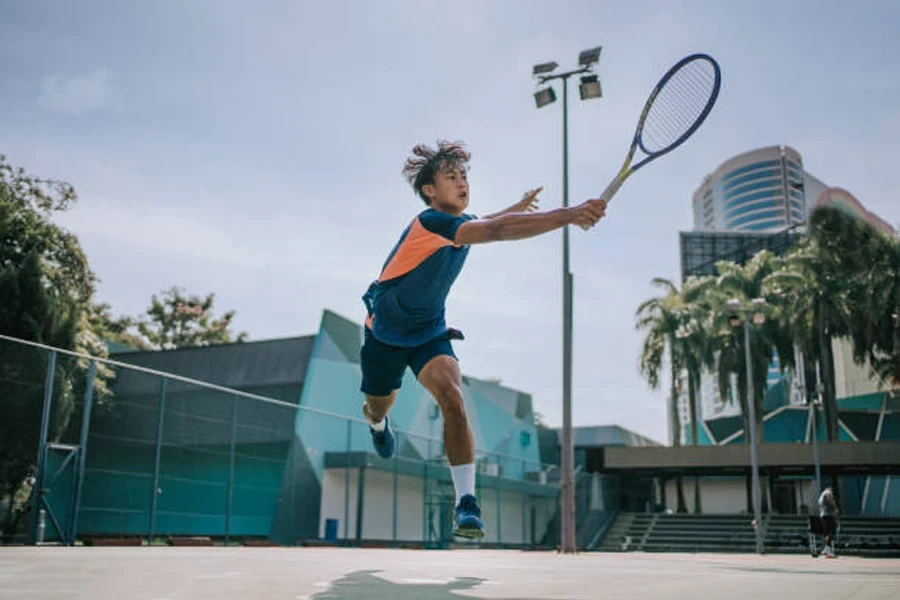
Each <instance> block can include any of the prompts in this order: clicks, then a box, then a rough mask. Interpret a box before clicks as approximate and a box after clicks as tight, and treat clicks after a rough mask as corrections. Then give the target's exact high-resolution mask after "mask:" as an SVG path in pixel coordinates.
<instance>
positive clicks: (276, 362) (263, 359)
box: [115, 335, 316, 391]
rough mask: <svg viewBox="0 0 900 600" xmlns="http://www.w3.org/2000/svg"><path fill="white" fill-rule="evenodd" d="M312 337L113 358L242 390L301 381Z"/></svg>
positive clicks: (128, 354)
mask: <svg viewBox="0 0 900 600" xmlns="http://www.w3.org/2000/svg"><path fill="white" fill-rule="evenodd" d="M315 339H316V336H314V335H309V336H302V337H293V338H283V339H275V340H261V341H258V342H237V343H232V344H217V345H213V346H198V347H191V348H178V349H175V350H161V351H157V352H140V351H139V352H123V353H119V354H116V356H115V358H116V360H118V361H120V362H124V363H128V364H132V365H137V366H141V367H146V368H149V369H155V370H157V371H164V372H166V373H173V374H175V375H180V376H182V377H189V378H191V379H197V380H200V381H203V382H207V383H214V384H217V385H221V386H225V387H230V388H237V389H242V388H248V387H260V386H269V385H283V384H288V383H300V382H302V381H303V380H304V378H305V377H306V369H307V366H308V365H309V358H310V355H311V354H312V349H313V343H314V342H315ZM123 383H124V382H123ZM119 391H126V390H119Z"/></svg>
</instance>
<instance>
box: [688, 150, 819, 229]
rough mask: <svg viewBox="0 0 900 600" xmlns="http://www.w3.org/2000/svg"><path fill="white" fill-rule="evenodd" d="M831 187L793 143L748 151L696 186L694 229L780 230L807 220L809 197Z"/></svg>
mask: <svg viewBox="0 0 900 600" xmlns="http://www.w3.org/2000/svg"><path fill="white" fill-rule="evenodd" d="M826 187H827V186H826V185H825V184H824V183H822V182H821V181H819V180H818V179H817V178H815V177H813V176H812V175H810V174H809V173H806V171H805V170H804V168H803V161H802V158H801V157H800V154H799V153H798V152H797V151H796V150H794V149H793V148H790V147H787V146H770V147H767V148H760V149H757V150H752V151H750V152H745V153H743V154H739V155H738V156H735V157H733V158H730V159H728V160H727V161H725V162H724V163H722V164H721V165H720V166H719V167H718V168H717V169H716V170H715V171H713V173H712V174H710V175H708V176H707V177H705V178H704V180H703V182H702V183H701V184H700V187H699V188H698V189H697V190H696V191H695V192H694V196H693V201H692V205H693V213H694V229H695V230H719V231H721V230H727V231H776V230H781V229H785V228H788V227H791V226H792V225H799V224H802V223H804V222H805V221H806V217H807V202H806V198H807V197H810V196H809V194H815V196H813V197H817V196H818V194H819V193H821V191H822V190H824V189H825V188H826Z"/></svg>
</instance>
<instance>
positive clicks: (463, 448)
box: [411, 339, 484, 538]
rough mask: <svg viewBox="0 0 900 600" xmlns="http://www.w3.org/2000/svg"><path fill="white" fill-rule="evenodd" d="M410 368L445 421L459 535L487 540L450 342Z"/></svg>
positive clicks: (424, 351)
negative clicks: (431, 397) (430, 396)
mask: <svg viewBox="0 0 900 600" xmlns="http://www.w3.org/2000/svg"><path fill="white" fill-rule="evenodd" d="M423 363H424V364H423ZM411 366H412V368H413V371H415V372H416V373H417V376H418V378H419V382H420V383H421V384H422V386H423V387H425V389H427V390H428V391H429V392H431V395H432V396H434V399H435V401H437V403H438V406H440V408H441V414H442V416H443V418H444V449H445V452H446V454H447V460H448V461H449V462H450V473H451V475H452V477H453V485H454V487H455V488H456V504H457V506H456V517H457V529H456V534H457V535H461V536H464V537H470V538H481V537H484V524H483V523H482V522H481V510H480V509H479V507H478V503H477V500H476V499H475V443H474V441H473V439H472V430H471V428H470V427H469V420H468V417H467V416H466V407H465V403H464V402H463V397H462V387H461V386H462V376H461V374H460V371H459V363H458V362H457V361H456V356H455V355H454V354H453V350H452V347H451V346H450V342H449V340H446V339H441V340H437V341H435V342H431V343H429V344H426V345H425V346H424V347H422V348H420V349H419V350H418V351H417V352H416V353H414V355H413V357H412V360H411Z"/></svg>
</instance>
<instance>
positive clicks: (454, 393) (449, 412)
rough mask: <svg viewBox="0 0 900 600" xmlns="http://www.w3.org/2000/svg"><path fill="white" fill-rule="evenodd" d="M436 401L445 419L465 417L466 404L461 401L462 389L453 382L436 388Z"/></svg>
mask: <svg viewBox="0 0 900 600" xmlns="http://www.w3.org/2000/svg"><path fill="white" fill-rule="evenodd" d="M437 395H438V398H437V402H438V404H439V405H440V407H441V412H442V413H443V415H444V420H445V421H450V420H462V421H464V420H465V419H466V405H465V402H464V401H463V396H462V389H460V387H459V385H458V384H456V383H454V382H448V383H447V384H445V385H442V386H441V387H440V389H439V390H438V394H437Z"/></svg>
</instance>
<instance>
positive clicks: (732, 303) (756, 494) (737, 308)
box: [727, 298, 766, 554]
mask: <svg viewBox="0 0 900 600" xmlns="http://www.w3.org/2000/svg"><path fill="white" fill-rule="evenodd" d="M765 306H766V301H765V299H764V298H755V299H754V300H753V302H752V303H751V305H750V306H749V307H745V306H742V305H741V302H740V300H737V299H732V300H729V301H728V303H727V307H728V310H729V311H731V313H732V315H731V317H729V323H730V324H731V325H732V326H733V327H734V326H737V325H740V324H741V323H743V325H744V358H745V360H746V363H747V412H748V413H749V415H748V419H747V420H748V421H749V429H750V478H751V484H750V485H751V488H752V489H751V492H750V494H751V497H752V502H753V520H754V522H755V523H756V526H755V527H754V532H755V535H756V553H757V554H763V552H764V551H765V548H764V547H763V523H762V514H761V509H760V504H761V503H762V502H761V497H760V496H761V494H760V487H759V456H758V454H757V447H756V400H755V399H754V397H753V363H752V361H751V358H750V320H748V319H747V316H748V315H752V317H751V319H752V321H753V324H754V325H762V324H763V323H765V322H766V315H765V313H763V312H762V311H763V309H764V308H765Z"/></svg>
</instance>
